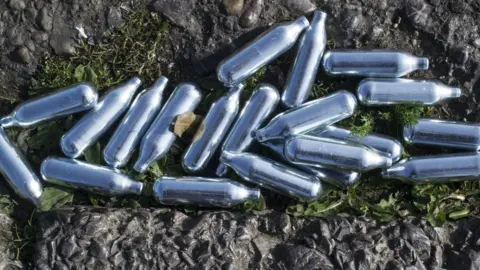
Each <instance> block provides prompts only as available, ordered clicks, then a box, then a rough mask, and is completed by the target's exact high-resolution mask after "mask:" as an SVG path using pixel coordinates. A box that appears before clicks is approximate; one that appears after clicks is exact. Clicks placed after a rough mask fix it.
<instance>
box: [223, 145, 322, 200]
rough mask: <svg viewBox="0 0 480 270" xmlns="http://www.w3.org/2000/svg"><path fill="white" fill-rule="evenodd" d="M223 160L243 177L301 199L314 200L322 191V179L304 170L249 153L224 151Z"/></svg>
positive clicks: (253, 182) (248, 180)
mask: <svg viewBox="0 0 480 270" xmlns="http://www.w3.org/2000/svg"><path fill="white" fill-rule="evenodd" d="M220 161H221V162H223V163H224V164H225V165H227V166H229V167H230V168H232V170H234V171H235V172H236V173H237V174H238V175H239V176H240V177H242V178H243V180H245V181H247V182H250V183H252V184H255V185H259V186H262V187H264V188H268V189H271V190H273V191H276V192H279V193H282V194H284V195H288V196H291V197H294V198H297V199H302V200H307V201H310V200H315V199H317V198H318V197H319V196H320V194H321V193H322V185H321V184H320V180H318V178H316V177H315V176H313V175H310V174H308V173H306V172H303V171H301V170H298V169H295V168H291V167H288V166H285V165H283V164H281V163H278V162H275V161H273V160H271V159H267V158H263V157H261V156H258V155H255V154H250V153H231V152H227V151H224V152H223V153H222V155H221V156H220Z"/></svg>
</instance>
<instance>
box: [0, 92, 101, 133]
mask: <svg viewBox="0 0 480 270" xmlns="http://www.w3.org/2000/svg"><path fill="white" fill-rule="evenodd" d="M97 101H98V94H97V92H96V91H95V89H94V86H93V85H91V84H89V83H80V84H76V85H73V86H70V87H68V88H64V89H60V90H59V91H56V92H54V93H51V94H48V95H45V96H41V97H37V98H34V99H31V100H27V101H25V102H23V103H21V104H20V105H18V106H17V107H16V108H15V110H13V112H12V113H10V114H9V115H7V116H5V117H4V118H2V119H1V120H0V125H1V126H2V127H10V126H17V127H23V128H26V127H32V126H35V125H37V124H39V123H42V122H44V121H48V120H52V119H56V118H59V117H62V116H67V115H70V114H74V113H77V112H82V111H86V110H89V109H91V108H93V107H94V106H95V105H96V104H97Z"/></svg>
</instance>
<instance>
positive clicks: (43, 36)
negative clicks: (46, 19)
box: [32, 31, 48, 43]
mask: <svg viewBox="0 0 480 270" xmlns="http://www.w3.org/2000/svg"><path fill="white" fill-rule="evenodd" d="M32 39H33V41H34V42H35V43H40V42H43V41H46V40H47V39H48V34H47V33H45V32H40V31H36V32H35V33H34V34H33V35H32Z"/></svg>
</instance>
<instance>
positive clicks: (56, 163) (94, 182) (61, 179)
mask: <svg viewBox="0 0 480 270" xmlns="http://www.w3.org/2000/svg"><path fill="white" fill-rule="evenodd" d="M40 173H41V174H42V177H43V180H45V181H46V182H48V183H52V184H56V185H60V186H66V187H70V188H74V189H83V190H86V191H90V192H93V193H98V194H101V195H105V196H119V195H127V194H140V193H141V192H142V188H143V183H141V182H137V181H133V180H131V179H130V178H128V177H127V176H126V175H124V174H122V173H120V171H118V170H116V169H111V168H108V167H104V166H98V165H92V164H88V163H86V162H82V161H78V160H75V159H69V158H54V157H49V158H47V159H45V160H44V161H43V162H42V166H41V168H40Z"/></svg>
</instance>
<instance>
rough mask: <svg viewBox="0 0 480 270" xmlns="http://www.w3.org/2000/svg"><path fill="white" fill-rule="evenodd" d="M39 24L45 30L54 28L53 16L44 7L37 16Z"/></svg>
mask: <svg viewBox="0 0 480 270" xmlns="http://www.w3.org/2000/svg"><path fill="white" fill-rule="evenodd" d="M37 24H38V26H39V27H40V29H42V30H44V31H50V30H52V25H53V18H52V17H51V16H50V15H49V14H48V10H47V9H46V8H42V9H41V10H40V12H39V13H38V16H37Z"/></svg>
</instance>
